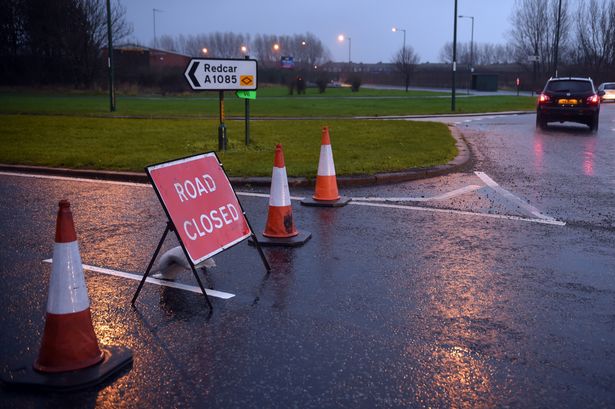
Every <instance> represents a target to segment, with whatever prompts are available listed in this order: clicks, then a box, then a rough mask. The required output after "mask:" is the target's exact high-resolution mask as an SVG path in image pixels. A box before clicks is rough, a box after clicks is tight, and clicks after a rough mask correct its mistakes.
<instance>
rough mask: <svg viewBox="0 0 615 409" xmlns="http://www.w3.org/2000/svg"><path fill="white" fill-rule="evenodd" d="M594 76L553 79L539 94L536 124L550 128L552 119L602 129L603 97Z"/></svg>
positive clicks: (594, 129) (592, 128)
mask: <svg viewBox="0 0 615 409" xmlns="http://www.w3.org/2000/svg"><path fill="white" fill-rule="evenodd" d="M601 95H604V92H596V89H595V88H594V83H593V81H592V80H591V78H576V77H567V78H562V77H559V78H551V79H549V80H548V81H547V83H546V85H545V87H544V89H543V90H542V92H540V93H539V95H538V101H537V104H536V126H537V127H540V128H543V129H544V128H546V127H547V124H548V123H549V122H564V121H570V122H578V123H581V124H585V125H587V126H589V129H591V130H592V131H594V132H595V131H597V130H598V120H599V117H600V96H601Z"/></svg>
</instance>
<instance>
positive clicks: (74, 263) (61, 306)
mask: <svg viewBox="0 0 615 409" xmlns="http://www.w3.org/2000/svg"><path fill="white" fill-rule="evenodd" d="M89 307H90V299H89V298H88V289H87V287H86V285H85V278H84V276H83V266H82V265H81V256H80V255H79V245H78V243H77V242H76V241H73V242H70V243H55V245H54V247H53V268H52V271H51V279H50V280H49V297H48V298H47V312H49V313H52V314H69V313H73V312H79V311H83V310H86V309H88V308H89Z"/></svg>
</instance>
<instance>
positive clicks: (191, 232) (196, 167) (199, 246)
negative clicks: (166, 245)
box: [146, 152, 252, 265]
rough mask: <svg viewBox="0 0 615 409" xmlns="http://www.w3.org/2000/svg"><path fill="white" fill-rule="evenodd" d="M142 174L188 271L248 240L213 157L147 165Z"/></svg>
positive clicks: (230, 191)
mask: <svg viewBox="0 0 615 409" xmlns="http://www.w3.org/2000/svg"><path fill="white" fill-rule="evenodd" d="M146 170H147V173H148V175H149V177H150V179H151V181H152V184H153V185H154V189H155V190H156V193H157V194H158V197H159V198H160V202H161V203H162V205H163V207H164V209H165V211H166V212H167V215H168V216H169V220H170V221H171V222H172V223H173V226H174V228H175V232H176V233H177V236H178V238H179V240H180V243H181V245H182V246H183V247H184V249H185V250H186V254H187V255H188V257H189V258H190V261H191V262H192V264H193V265H196V264H198V263H200V262H202V261H204V260H206V259H208V258H210V257H212V256H213V255H215V254H217V253H219V252H221V251H223V250H225V249H227V248H229V247H231V246H233V245H235V244H237V243H239V242H241V241H242V240H244V239H247V238H248V237H249V236H250V235H251V234H252V231H251V229H250V226H249V225H248V221H247V220H246V218H245V215H244V214H243V211H242V209H241V205H240V204H239V201H238V200H237V196H236V195H235V191H234V190H233V187H232V186H231V183H230V182H229V180H228V178H227V176H226V174H225V173H224V170H223V169H222V166H220V163H219V162H218V157H217V156H216V154H215V153H213V152H210V153H204V154H200V155H196V156H191V157H188V158H184V159H178V160H174V161H171V162H166V163H161V164H158V165H152V166H148V167H147V168H146Z"/></svg>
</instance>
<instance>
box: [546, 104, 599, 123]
mask: <svg viewBox="0 0 615 409" xmlns="http://www.w3.org/2000/svg"><path fill="white" fill-rule="evenodd" d="M537 112H538V113H540V115H541V116H542V118H543V120H544V121H545V122H549V121H572V122H586V121H589V120H591V119H593V118H594V116H595V115H597V114H598V113H599V112H600V107H599V106H595V107H587V106H585V107H558V106H539V107H538V108H537Z"/></svg>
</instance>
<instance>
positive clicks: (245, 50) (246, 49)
mask: <svg viewBox="0 0 615 409" xmlns="http://www.w3.org/2000/svg"><path fill="white" fill-rule="evenodd" d="M241 52H242V53H244V54H246V53H247V52H248V47H246V46H245V45H242V46H241Z"/></svg>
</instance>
